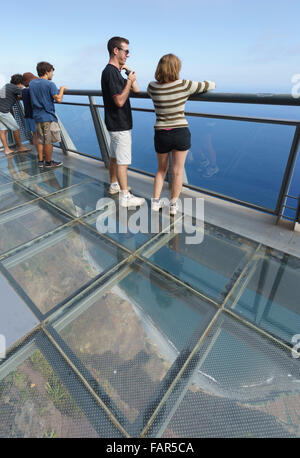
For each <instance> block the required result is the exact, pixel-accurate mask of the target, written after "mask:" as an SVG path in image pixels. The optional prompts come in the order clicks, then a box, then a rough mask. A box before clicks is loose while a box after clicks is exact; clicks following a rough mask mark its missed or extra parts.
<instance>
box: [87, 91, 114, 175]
mask: <svg viewBox="0 0 300 458" xmlns="http://www.w3.org/2000/svg"><path fill="white" fill-rule="evenodd" d="M89 101H90V110H91V115H92V119H93V123H94V128H95V132H96V136H97V140H98V143H99V148H100V151H101V155H102V159H103V161H104V164H105V167H106V168H108V166H109V143H108V138H107V133H106V131H105V126H104V122H103V120H102V118H101V116H100V113H99V111H98V110H97V107H95V105H96V102H95V97H93V96H91V95H89Z"/></svg>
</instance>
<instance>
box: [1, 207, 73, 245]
mask: <svg viewBox="0 0 300 458" xmlns="http://www.w3.org/2000/svg"><path fill="white" fill-rule="evenodd" d="M68 221H70V218H68V217H67V216H65V215H63V214H62V213H60V212H59V211H57V210H56V209H55V208H53V207H50V206H49V205H46V204H45V203H43V202H40V201H38V202H35V203H32V204H28V205H24V206H22V207H18V208H16V209H14V210H10V211H7V212H4V213H2V214H1V215H0V232H1V237H0V254H2V253H5V252H7V251H9V250H12V249H14V248H16V247H18V246H20V245H22V244H24V243H26V242H29V241H30V240H33V239H35V238H36V237H39V236H41V235H42V234H46V233H47V232H50V231H52V230H54V229H56V228H57V227H59V226H61V225H62V224H65V223H67V222H68Z"/></svg>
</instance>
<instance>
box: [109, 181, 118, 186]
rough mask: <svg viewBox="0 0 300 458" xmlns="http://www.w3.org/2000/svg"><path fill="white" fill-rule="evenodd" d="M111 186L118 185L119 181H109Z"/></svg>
mask: <svg viewBox="0 0 300 458" xmlns="http://www.w3.org/2000/svg"><path fill="white" fill-rule="evenodd" d="M110 185H111V186H119V183H118V182H117V181H115V182H114V183H110Z"/></svg>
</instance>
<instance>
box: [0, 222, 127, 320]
mask: <svg viewBox="0 0 300 458" xmlns="http://www.w3.org/2000/svg"><path fill="white" fill-rule="evenodd" d="M125 257H126V253H125V252H123V251H122V250H121V249H120V248H118V247H116V246H114V245H112V244H110V243H109V242H108V241H105V240H103V239H101V238H100V237H99V236H96V235H95V233H94V232H92V231H90V230H89V229H88V228H86V227H84V226H83V225H81V224H73V225H71V226H67V227H62V228H60V229H58V230H57V231H55V232H54V233H52V234H51V235H50V236H48V237H44V238H43V239H42V240H38V241H36V242H33V243H32V244H30V245H29V246H27V247H26V248H24V249H23V250H21V251H18V252H17V253H16V254H13V255H10V256H8V257H7V258H6V259H5V260H4V261H2V265H3V266H4V268H5V269H7V271H8V274H9V276H10V277H11V278H12V280H13V281H14V282H16V284H17V285H18V286H19V287H21V289H22V290H23V291H24V292H25V293H26V295H27V296H28V298H29V301H28V302H29V304H30V305H31V306H33V307H34V306H36V307H37V309H38V311H39V312H40V313H42V314H46V313H47V312H49V311H50V310H51V309H52V308H53V307H55V306H56V305H58V304H59V303H61V302H63V301H66V300H67V299H68V298H69V296H71V295H74V294H75V293H76V291H79V290H80V288H82V287H83V286H84V285H86V284H88V283H90V282H91V281H92V280H93V279H95V278H96V277H98V276H99V275H100V274H101V273H103V272H104V271H105V270H107V269H109V268H111V267H112V266H113V265H115V264H117V263H119V262H121V261H122V260H123V259H124V258H125ZM31 301H32V303H31ZM34 309H35V308H34Z"/></svg>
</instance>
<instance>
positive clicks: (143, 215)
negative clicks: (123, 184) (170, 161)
mask: <svg viewBox="0 0 300 458" xmlns="http://www.w3.org/2000/svg"><path fill="white" fill-rule="evenodd" d="M105 202H106V203H105ZM99 204H100V205H101V206H102V209H101V210H98V211H96V212H94V213H93V214H91V215H88V216H86V217H84V218H82V220H83V221H84V222H85V223H86V224H88V225H89V226H91V227H93V228H94V229H95V230H97V232H99V234H103V233H104V234H105V235H106V236H107V237H109V238H111V239H113V240H115V241H116V242H118V243H120V244H121V245H123V246H125V247H126V248H128V249H129V250H131V251H136V250H137V249H138V248H139V247H140V246H141V245H143V244H144V243H146V242H147V241H148V240H149V239H151V238H152V237H154V236H156V235H157V234H158V233H159V231H161V230H162V227H163V228H164V229H167V228H169V227H170V224H171V223H172V219H170V218H164V215H162V214H160V213H158V212H156V213H154V217H153V213H151V203H150V201H148V200H146V204H144V205H142V206H141V207H140V208H139V209H138V211H136V210H132V209H130V208H129V209H127V208H122V207H120V206H119V203H118V200H117V199H109V200H107V201H105V200H103V201H102V200H101V199H99V201H98V203H97V204H96V207H99ZM89 208H91V207H89ZM151 217H152V218H153V220H152V221H151Z"/></svg>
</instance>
